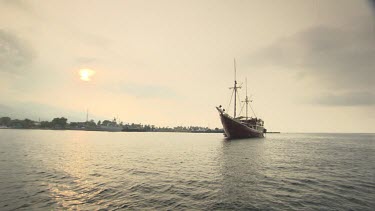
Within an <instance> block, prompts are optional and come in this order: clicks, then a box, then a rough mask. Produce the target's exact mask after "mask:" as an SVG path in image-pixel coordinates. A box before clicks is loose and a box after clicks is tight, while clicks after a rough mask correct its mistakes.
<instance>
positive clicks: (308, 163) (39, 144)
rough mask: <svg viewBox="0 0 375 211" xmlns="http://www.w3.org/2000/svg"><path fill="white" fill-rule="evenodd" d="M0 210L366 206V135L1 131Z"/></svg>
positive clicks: (370, 137)
mask: <svg viewBox="0 0 375 211" xmlns="http://www.w3.org/2000/svg"><path fill="white" fill-rule="evenodd" d="M0 196H1V197H0V210H13V209H22V210H43V209H48V210H50V209H79V210H98V209H108V210H121V209H130V210H134V209H151V210H167V209H169V210H176V209H181V210H191V209H194V210H228V209H250V210H252V209H253V210H257V209H259V210H374V208H375V202H374V201H375V135H374V134H268V135H267V137H266V138H264V139H244V140H234V141H227V140H225V139H223V136H222V134H189V133H120V132H119V133H109V132H86V131H42V130H6V129H3V130H0Z"/></svg>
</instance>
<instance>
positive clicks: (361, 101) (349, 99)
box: [311, 92, 375, 106]
mask: <svg viewBox="0 0 375 211" xmlns="http://www.w3.org/2000/svg"><path fill="white" fill-rule="evenodd" d="M311 103H313V104H318V105H327V106H374V105H375V94H374V93H370V92H346V93H341V94H335V93H329V94H324V95H322V96H320V97H318V98H316V99H314V100H313V101H312V102H311Z"/></svg>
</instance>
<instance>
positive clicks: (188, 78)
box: [0, 0, 375, 132]
mask: <svg viewBox="0 0 375 211" xmlns="http://www.w3.org/2000/svg"><path fill="white" fill-rule="evenodd" d="M234 58H236V63H237V80H238V83H239V84H242V89H241V90H240V96H241V97H242V100H243V99H244V94H245V84H244V81H245V79H246V78H247V81H248V93H249V95H251V99H252V100H253V102H252V107H253V108H254V111H255V115H256V116H257V117H259V118H262V119H263V120H264V121H265V126H266V128H267V129H268V130H269V131H281V132H375V112H374V111H375V4H374V3H373V1H365V0H363V1H362V0H358V1H357V0H330V1H326V0H315V1H310V0H288V1H273V0H272V1H271V0H259V1H251V0H248V1H246V0H231V1H227V0H174V1H173V0H152V1H151V0H148V1H145V0H134V1H127V0H119V1H116V0H110V1H95V0H90V1H88V0H87V1H85V0H79V1H76V0H75V1H70V0H64V1H57V0H40V1H24V0H0V116H10V117H12V118H20V119H23V118H30V119H34V120H38V119H41V120H51V119H52V118H54V117H60V116H64V117H67V118H68V120H69V121H85V120H86V110H87V109H88V110H89V117H90V119H94V120H95V121H98V120H104V119H112V118H113V117H117V118H118V119H119V120H120V121H123V122H125V123H128V122H130V123H131V122H134V123H143V124H154V125H157V126H178V125H182V126H189V125H198V126H208V127H211V128H214V127H222V126H221V122H220V118H219V114H218V112H217V111H216V109H215V106H218V105H223V106H224V108H226V109H227V111H228V112H229V113H230V114H232V112H233V108H227V107H228V105H229V101H230V97H231V90H230V89H229V87H231V86H233V80H234V72H233V69H234V68H233V59H234ZM83 69H86V70H89V71H90V72H89V73H88V72H87V73H86V75H87V74H89V75H88V76H84V77H83V78H82V75H80V71H81V72H82V70H83ZM85 77H86V78H85ZM232 105H233V104H232ZM242 114H243V113H242ZM252 115H253V116H254V114H252Z"/></svg>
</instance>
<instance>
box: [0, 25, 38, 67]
mask: <svg viewBox="0 0 375 211" xmlns="http://www.w3.org/2000/svg"><path fill="white" fill-rule="evenodd" d="M33 57H34V55H33V51H32V49H31V48H30V47H29V46H28V45H27V44H26V43H24V42H23V41H21V40H20V39H19V38H18V37H17V36H15V35H14V34H12V33H10V32H7V31H5V30H1V29H0V72H10V73H16V72H19V71H21V70H24V69H25V67H27V66H28V65H29V64H31V62H32V60H33Z"/></svg>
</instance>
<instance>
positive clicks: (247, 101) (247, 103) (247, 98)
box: [245, 78, 249, 120]
mask: <svg viewBox="0 0 375 211" xmlns="http://www.w3.org/2000/svg"><path fill="white" fill-rule="evenodd" d="M245 80H246V99H245V103H246V120H247V119H248V117H249V115H248V112H247V110H248V107H249V97H248V96H247V78H245Z"/></svg>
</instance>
